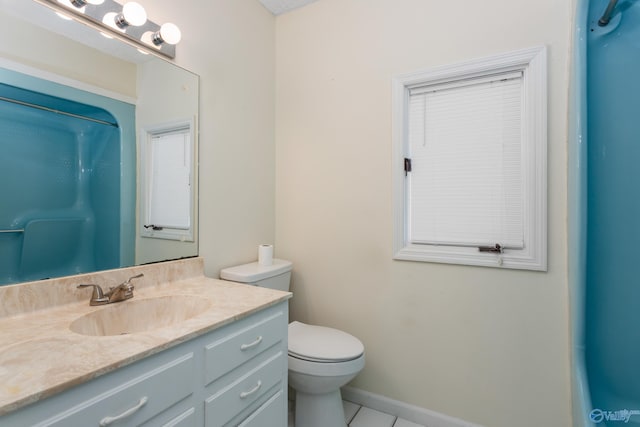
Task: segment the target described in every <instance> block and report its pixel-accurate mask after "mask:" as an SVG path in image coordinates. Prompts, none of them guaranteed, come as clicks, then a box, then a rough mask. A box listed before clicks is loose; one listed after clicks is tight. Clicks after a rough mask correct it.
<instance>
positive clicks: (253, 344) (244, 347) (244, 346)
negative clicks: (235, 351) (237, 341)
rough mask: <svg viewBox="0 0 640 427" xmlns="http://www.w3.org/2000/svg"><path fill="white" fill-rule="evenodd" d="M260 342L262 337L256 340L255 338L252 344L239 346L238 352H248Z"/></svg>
mask: <svg viewBox="0 0 640 427" xmlns="http://www.w3.org/2000/svg"><path fill="white" fill-rule="evenodd" d="M261 342H262V335H260V336H259V337H258V338H256V340H255V341H254V342H252V343H249V344H242V345H241V346H240V350H242V351H245V350H249V349H250V348H252V347H255V346H257V345H258V344H260V343H261Z"/></svg>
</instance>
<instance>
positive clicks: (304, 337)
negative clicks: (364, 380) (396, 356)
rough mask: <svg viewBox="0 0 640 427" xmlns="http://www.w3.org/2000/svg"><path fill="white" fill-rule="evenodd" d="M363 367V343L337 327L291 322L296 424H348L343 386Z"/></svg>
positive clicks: (314, 426)
mask: <svg viewBox="0 0 640 427" xmlns="http://www.w3.org/2000/svg"><path fill="white" fill-rule="evenodd" d="M363 367H364V346H363V345H362V343H361V342H360V340H358V339H357V338H355V337H353V336H351V335H349V334H347V333H345V332H342V331H339V330H337V329H332V328H326V327H323V326H314V325H306V324H304V323H301V322H292V323H290V324H289V385H290V386H291V387H292V388H293V389H294V390H295V391H296V401H295V405H296V406H295V425H296V427H346V425H347V424H346V422H345V419H344V409H343V406H342V397H341V395H340V387H342V386H343V385H345V384H347V383H348V382H349V381H351V380H352V379H353V378H354V377H355V376H356V375H357V374H358V373H359V372H360V371H361V370H362V368H363Z"/></svg>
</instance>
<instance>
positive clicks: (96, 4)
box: [35, 0, 182, 58]
mask: <svg viewBox="0 0 640 427" xmlns="http://www.w3.org/2000/svg"><path fill="white" fill-rule="evenodd" d="M35 1H37V2H38V3H41V4H43V5H45V6H48V7H50V8H51V9H53V10H54V11H55V12H62V13H64V14H67V15H72V16H73V17H74V18H75V19H76V20H79V21H82V22H83V23H85V24H88V25H90V26H92V27H94V28H95V29H97V30H98V31H100V32H102V33H103V34H104V35H105V36H110V37H115V38H119V39H120V40H122V41H124V42H126V43H129V44H130V45H133V46H134V47H136V48H137V49H139V50H143V51H145V52H147V53H156V54H160V55H162V56H166V57H168V58H175V56H176V48H175V45H176V44H177V43H179V42H180V39H181V37H182V34H181V33H180V29H179V28H178V26H177V25H175V24H173V23H170V22H167V23H165V24H163V25H162V26H160V25H158V24H156V23H155V22H153V21H150V20H148V19H147V12H146V11H145V10H144V8H143V7H142V6H141V5H140V4H139V3H136V2H133V1H132V2H127V3H125V4H124V5H122V4H120V3H118V2H117V1H115V0H35ZM69 12H71V13H69Z"/></svg>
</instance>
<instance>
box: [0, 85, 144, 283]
mask: <svg viewBox="0 0 640 427" xmlns="http://www.w3.org/2000/svg"><path fill="white" fill-rule="evenodd" d="M15 74H17V73H14V75H15ZM37 80H38V79H35V78H30V79H27V81H37ZM41 82H44V81H40V83H41ZM25 86H29V85H25ZM69 90H74V91H75V89H71V88H69ZM91 96H95V97H97V98H99V97H98V96H97V95H93V94H87V97H88V99H90V98H91ZM113 102H117V103H120V104H122V105H121V106H120V107H121V109H122V110H123V111H127V112H128V114H129V115H130V117H131V119H130V121H131V123H133V121H134V119H133V118H134V116H135V109H134V106H133V105H129V104H126V103H123V102H119V101H113ZM122 143H123V141H122V138H121V128H120V124H119V123H118V121H117V120H116V118H115V117H114V116H113V115H112V114H111V113H109V112H107V111H106V110H105V109H103V108H98V107H94V106H91V105H88V104H84V103H80V102H76V101H72V100H68V99H64V98H62V97H56V96H51V95H48V94H44V93H40V92H37V91H33V90H29V89H26V88H25V87H24V86H23V87H18V86H12V85H9V84H0V149H1V150H2V155H1V156H0V194H2V203H1V204H0V285H1V284H7V283H15V282H20V281H27V280H39V279H44V278H49V277H58V276H64V275H71V274H78V273H83V272H89V271H95V270H104V269H110V268H117V267H120V266H121V265H123V264H125V265H126V264H127V262H123V261H124V260H123V259H122V256H121V252H122V251H121V246H122V244H123V243H126V244H129V245H132V244H131V242H121V232H120V230H121V224H122V223H123V222H132V221H133V218H123V217H122V214H121V213H122V210H121V204H122V203H123V201H122V198H121V194H120V193H121V191H120V190H121V189H120V176H121V153H122V152H123V150H122ZM129 211H132V210H129ZM125 252H127V251H125ZM128 252H130V253H132V249H131V250H130V251H128Z"/></svg>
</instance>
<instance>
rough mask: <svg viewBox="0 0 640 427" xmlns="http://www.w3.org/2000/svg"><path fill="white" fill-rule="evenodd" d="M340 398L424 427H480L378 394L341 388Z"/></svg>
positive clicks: (352, 388)
mask: <svg viewBox="0 0 640 427" xmlns="http://www.w3.org/2000/svg"><path fill="white" fill-rule="evenodd" d="M341 391H342V398H343V399H344V400H348V401H349V402H353V403H357V404H358V405H362V406H366V407H367V408H371V409H375V410H376V411H380V412H384V413H386V414H390V415H393V416H396V417H399V418H404V419H405V420H407V421H411V422H414V423H417V424H420V425H423V426H426V427H482V426H480V425H479V424H473V423H470V422H468V421H463V420H459V419H457V418H453V417H450V416H448V415H444V414H440V413H438V412H435V411H430V410H429V409H425V408H420V407H419V406H413V405H409V404H407V403H404V402H400V401H398V400H393V399H390V398H388V397H384V396H381V395H379V394H375V393H370V392H368V391H364V390H360V389H357V388H354V387H348V386H347V387H342V390H341Z"/></svg>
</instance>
